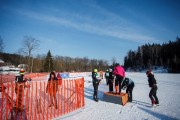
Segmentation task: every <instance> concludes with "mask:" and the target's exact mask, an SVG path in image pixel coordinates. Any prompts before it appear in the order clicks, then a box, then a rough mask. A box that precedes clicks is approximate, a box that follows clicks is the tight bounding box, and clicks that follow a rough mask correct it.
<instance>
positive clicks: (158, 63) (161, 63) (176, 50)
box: [124, 37, 180, 72]
mask: <svg viewBox="0 0 180 120" xmlns="http://www.w3.org/2000/svg"><path fill="white" fill-rule="evenodd" d="M154 66H155V67H164V68H167V69H168V71H169V72H180V38H179V37H177V38H176V40H175V41H169V43H163V44H162V45H160V44H145V45H142V46H139V47H138V49H137V50H135V51H132V50H129V51H128V53H127V55H126V56H125V57H124V67H125V68H126V69H128V68H130V69H133V70H137V71H140V70H143V69H152V68H153V67H154Z"/></svg>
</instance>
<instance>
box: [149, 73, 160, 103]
mask: <svg viewBox="0 0 180 120" xmlns="http://www.w3.org/2000/svg"><path fill="white" fill-rule="evenodd" d="M146 75H147V77H148V83H149V87H151V90H150V92H149V98H150V99H151V103H152V106H154V105H159V100H158V97H157V95H156V93H157V89H158V87H157V82H156V79H155V78H154V74H153V72H152V71H151V70H148V71H147V72H146Z"/></svg>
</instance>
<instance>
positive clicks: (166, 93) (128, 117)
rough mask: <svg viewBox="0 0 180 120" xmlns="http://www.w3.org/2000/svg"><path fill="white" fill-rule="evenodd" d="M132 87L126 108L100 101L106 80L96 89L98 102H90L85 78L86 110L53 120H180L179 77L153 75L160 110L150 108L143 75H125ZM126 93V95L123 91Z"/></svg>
mask: <svg viewBox="0 0 180 120" xmlns="http://www.w3.org/2000/svg"><path fill="white" fill-rule="evenodd" d="M126 76H127V77H129V78H131V79H132V80H133V81H134V83H135V87H134V90H133V101H132V103H129V102H128V103H127V104H126V105H125V106H122V105H119V104H114V103H108V102H105V101H103V93H104V92H107V91H108V89H109V88H108V86H107V85H106V83H105V79H103V80H102V82H101V83H100V85H99V93H98V95H99V98H100V99H99V102H95V101H94V100H93V97H92V96H93V86H92V82H91V81H92V79H91V77H90V76H87V77H85V88H84V92H85V107H84V108H82V109H79V110H76V111H74V112H71V113H70V114H67V115H65V116H62V117H60V118H56V119H62V120H120V119H121V120H180V92H179V90H180V89H179V88H180V79H179V78H180V74H168V73H155V78H156V80H157V85H158V90H157V96H158V98H159V102H160V106H157V107H155V108H152V106H151V101H150V99H149V91H150V88H149V86H148V81H147V77H146V74H145V73H135V72H134V73H132V72H127V73H126ZM123 92H125V91H123Z"/></svg>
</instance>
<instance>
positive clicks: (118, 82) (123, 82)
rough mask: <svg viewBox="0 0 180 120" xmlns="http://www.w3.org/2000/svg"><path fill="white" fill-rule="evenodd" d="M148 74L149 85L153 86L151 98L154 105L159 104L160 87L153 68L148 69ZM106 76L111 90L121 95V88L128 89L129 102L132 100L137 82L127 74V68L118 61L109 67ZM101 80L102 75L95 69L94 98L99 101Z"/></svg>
mask: <svg viewBox="0 0 180 120" xmlns="http://www.w3.org/2000/svg"><path fill="white" fill-rule="evenodd" d="M146 75H147V77H148V84H149V87H150V88H151V90H150V92H149V98H150V100H151V103H152V106H156V105H157V106H158V105H159V100H158V97H157V95H156V93H157V89H158V87H157V82H156V79H155V77H154V74H153V72H152V70H148V71H147V72H146ZM104 78H105V79H106V84H107V85H108V86H109V92H111V93H114V94H116V95H120V94H121V89H123V90H126V93H127V94H128V102H132V100H133V89H134V86H135V83H134V82H133V80H132V79H131V78H129V77H127V76H125V70H124V68H123V67H122V66H121V65H120V64H118V63H116V64H115V66H114V67H113V68H112V67H111V68H108V69H107V70H106V72H105V73H104ZM101 80H102V79H101V77H98V70H97V69H94V70H93V72H92V83H93V87H94V94H93V99H94V100H95V101H98V99H99V98H98V97H97V96H98V86H99V82H100V81H101ZM114 88H115V90H114Z"/></svg>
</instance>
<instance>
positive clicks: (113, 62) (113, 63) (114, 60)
mask: <svg viewBox="0 0 180 120" xmlns="http://www.w3.org/2000/svg"><path fill="white" fill-rule="evenodd" d="M111 62H112V65H113V66H115V64H116V58H115V57H113V58H112V59H111Z"/></svg>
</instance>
